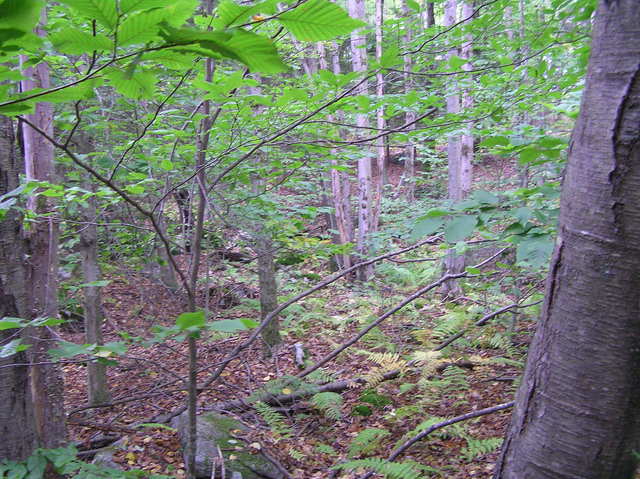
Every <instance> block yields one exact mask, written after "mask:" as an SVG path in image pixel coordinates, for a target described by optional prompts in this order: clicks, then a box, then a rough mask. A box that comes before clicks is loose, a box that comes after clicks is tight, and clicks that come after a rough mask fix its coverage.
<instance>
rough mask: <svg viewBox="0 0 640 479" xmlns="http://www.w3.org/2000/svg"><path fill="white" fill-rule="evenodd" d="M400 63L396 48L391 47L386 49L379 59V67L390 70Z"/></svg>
mask: <svg viewBox="0 0 640 479" xmlns="http://www.w3.org/2000/svg"><path fill="white" fill-rule="evenodd" d="M401 61H402V60H401V58H400V56H399V50H398V47H396V46H391V47H389V48H387V49H386V50H385V51H384V53H383V54H382V56H381V57H380V66H381V67H383V68H391V67H394V66H396V65H398V64H400V62H401Z"/></svg>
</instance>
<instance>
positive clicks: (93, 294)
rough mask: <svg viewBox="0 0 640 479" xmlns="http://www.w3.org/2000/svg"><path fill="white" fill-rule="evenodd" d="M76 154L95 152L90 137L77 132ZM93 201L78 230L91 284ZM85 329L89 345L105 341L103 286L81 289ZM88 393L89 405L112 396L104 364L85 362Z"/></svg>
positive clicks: (96, 267)
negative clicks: (103, 335) (103, 329)
mask: <svg viewBox="0 0 640 479" xmlns="http://www.w3.org/2000/svg"><path fill="white" fill-rule="evenodd" d="M74 139H75V143H76V144H77V150H78V153H82V154H85V155H87V154H89V153H92V152H93V151H94V148H93V145H92V143H91V140H90V138H89V137H87V136H86V135H84V134H82V133H76V136H75V137H74ZM86 176H87V177H86V178H85V184H84V188H85V189H86V190H87V191H92V189H93V187H92V185H91V179H90V177H88V175H86ZM96 216H97V214H96V200H95V198H89V199H88V200H87V207H86V208H83V211H82V217H83V220H84V222H85V224H84V225H83V226H82V229H81V230H80V243H79V248H80V254H81V257H82V273H83V279H84V282H85V283H94V282H96V281H100V280H101V279H102V273H101V270H100V262H99V261H98V229H97V227H96V224H95V223H96V219H97V218H96ZM83 289H84V302H83V307H84V331H85V341H86V342H87V343H89V344H98V345H102V344H104V341H103V338H102V322H103V320H104V314H103V311H102V288H101V287H99V286H85V287H84V288H83ZM87 396H88V401H89V404H92V405H95V404H102V403H106V402H108V401H109V400H110V399H111V395H110V394H109V387H108V384H107V367H106V365H105V364H102V363H99V362H89V363H88V364H87Z"/></svg>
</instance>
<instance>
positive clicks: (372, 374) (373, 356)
mask: <svg viewBox="0 0 640 479" xmlns="http://www.w3.org/2000/svg"><path fill="white" fill-rule="evenodd" d="M367 354H368V356H369V359H370V360H371V361H373V362H374V363H376V364H377V365H378V367H376V368H375V369H372V370H371V371H369V372H368V373H367V374H366V375H365V376H364V378H363V379H364V380H365V381H366V382H367V386H368V387H370V388H375V387H376V386H377V385H378V384H380V383H381V382H382V381H383V380H384V375H385V374H387V373H390V372H391V371H395V370H400V375H402V374H404V373H405V371H406V369H407V361H405V360H404V359H402V358H400V355H399V354H398V353H367Z"/></svg>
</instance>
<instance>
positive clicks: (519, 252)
mask: <svg viewBox="0 0 640 479" xmlns="http://www.w3.org/2000/svg"><path fill="white" fill-rule="evenodd" d="M553 248H554V242H553V239H552V238H551V237H550V236H546V235H544V236H536V237H533V238H526V239H524V240H522V241H521V242H520V243H519V244H518V246H517V248H516V260H517V262H518V263H527V264H529V265H531V266H532V267H533V268H542V267H545V266H547V265H548V263H549V259H550V257H551V253H553Z"/></svg>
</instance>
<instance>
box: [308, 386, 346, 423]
mask: <svg viewBox="0 0 640 479" xmlns="http://www.w3.org/2000/svg"><path fill="white" fill-rule="evenodd" d="M311 401H312V402H313V405H314V406H315V407H317V408H318V409H320V410H321V411H322V412H323V413H324V415H325V416H327V417H328V418H329V419H334V420H336V421H337V420H338V419H342V403H343V400H342V396H340V394H338V393H332V392H323V393H318V394H314V395H313V397H312V398H311Z"/></svg>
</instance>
